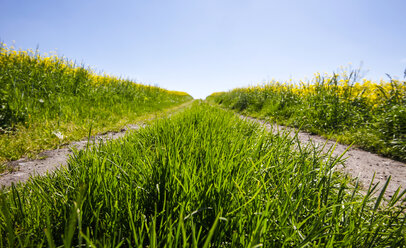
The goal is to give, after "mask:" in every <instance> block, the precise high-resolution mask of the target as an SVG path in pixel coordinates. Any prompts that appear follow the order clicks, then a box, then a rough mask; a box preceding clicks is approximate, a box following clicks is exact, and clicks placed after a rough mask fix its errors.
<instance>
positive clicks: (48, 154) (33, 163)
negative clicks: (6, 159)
mask: <svg viewBox="0 0 406 248" xmlns="http://www.w3.org/2000/svg"><path fill="white" fill-rule="evenodd" d="M140 127H142V125H127V126H125V127H124V128H123V129H121V131H120V132H107V133H105V134H101V135H96V136H92V137H90V140H88V139H85V140H81V141H77V142H73V143H71V144H70V145H67V146H65V147H62V148H60V149H55V150H49V151H44V152H42V153H40V154H38V157H42V158H43V159H35V160H28V159H25V158H22V159H19V160H16V161H12V162H10V163H9V164H8V166H9V167H12V169H11V171H9V172H5V173H2V174H0V186H3V185H4V186H6V187H7V186H11V184H13V183H18V182H25V181H27V180H28V179H29V178H30V177H31V176H35V175H44V174H46V173H50V172H52V171H54V170H56V169H57V168H58V167H60V166H64V165H66V162H67V160H68V158H69V156H70V155H72V154H73V148H75V149H78V150H82V149H84V148H85V147H86V145H87V143H88V141H90V144H92V145H94V144H97V143H98V142H100V141H107V140H114V139H117V138H120V137H123V136H124V135H125V134H126V133H127V131H129V130H135V129H138V128H140Z"/></svg>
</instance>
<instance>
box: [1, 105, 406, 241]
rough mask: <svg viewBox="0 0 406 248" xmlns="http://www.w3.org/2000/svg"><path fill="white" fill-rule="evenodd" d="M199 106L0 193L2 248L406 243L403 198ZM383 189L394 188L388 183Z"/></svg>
mask: <svg viewBox="0 0 406 248" xmlns="http://www.w3.org/2000/svg"><path fill="white" fill-rule="evenodd" d="M297 142H298V140H297V139H296V138H292V137H290V136H289V135H288V134H286V133H285V134H283V133H281V134H279V135H275V134H272V133H269V132H266V131H265V130H264V129H263V128H262V127H261V126H260V125H259V124H257V123H254V122H248V121H244V120H242V119H240V118H238V117H237V116H235V115H234V114H233V113H232V112H230V111H226V110H222V109H219V108H218V107H211V106H209V105H207V104H205V103H198V102H195V103H194V104H193V106H192V108H189V109H187V110H185V111H183V112H181V113H177V114H175V115H172V116H171V117H168V118H164V119H159V120H155V121H154V122H153V123H152V124H151V125H148V126H146V127H145V128H142V129H138V130H135V131H134V132H132V133H130V134H128V135H126V136H125V137H123V138H121V139H118V140H114V141H109V142H107V143H100V144H98V145H97V146H96V147H93V148H89V149H86V150H82V151H77V152H76V153H75V155H74V156H72V157H71V159H70V160H69V162H68V166H67V167H66V168H61V169H59V170H58V171H56V173H54V174H52V175H48V176H44V177H35V178H33V179H31V180H30V181H28V182H27V183H26V184H19V185H17V186H13V187H10V188H5V189H3V190H2V191H0V244H1V245H2V246H4V247H15V246H21V247H33V246H49V247H59V246H65V247H81V246H84V245H86V246H92V247H120V246H121V247H261V246H263V247H309V246H310V247H313V246H314V247H350V246H357V247H402V246H405V245H406V244H405V237H406V232H405V220H406V219H405V214H404V213H405V201H404V197H402V196H403V194H404V193H400V192H399V191H398V192H396V193H395V194H394V196H393V197H392V198H391V199H389V201H388V202H386V203H385V204H382V202H383V201H384V200H383V198H382V196H383V191H382V192H381V193H379V192H377V194H376V196H377V197H376V198H373V197H372V196H371V193H372V192H375V191H376V186H375V187H372V186H371V187H370V188H369V190H368V191H367V192H364V193H363V194H360V193H359V191H358V188H357V185H355V186H354V185H352V184H350V183H349V182H350V179H348V178H347V177H344V176H342V175H340V174H338V173H337V172H336V171H335V170H333V167H335V166H336V165H337V164H338V163H340V158H334V157H331V156H330V155H329V154H321V153H320V151H319V150H317V149H316V148H315V147H314V146H312V145H310V144H308V145H306V146H304V145H302V146H301V145H300V143H299V145H298V143H297ZM384 189H385V187H384Z"/></svg>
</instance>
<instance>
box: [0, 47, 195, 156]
mask: <svg viewBox="0 0 406 248" xmlns="http://www.w3.org/2000/svg"><path fill="white" fill-rule="evenodd" d="M190 99H192V97H191V96H189V95H188V94H186V93H184V92H175V91H168V90H164V89H161V88H158V87H154V86H148V85H141V84H137V83H134V82H132V81H130V80H124V79H120V78H116V77H111V76H107V75H104V76H101V75H98V74H95V73H94V72H93V71H92V70H91V69H89V68H85V67H84V66H79V65H76V64H75V63H74V62H72V61H69V60H67V59H65V58H62V57H58V56H55V55H51V56H48V55H45V56H41V55H40V54H39V53H37V52H34V51H17V50H14V49H11V48H7V47H6V46H5V45H4V44H0V162H1V161H4V160H13V159H17V158H19V157H21V156H22V155H24V154H27V153H30V152H32V151H35V150H37V151H38V150H42V149H47V148H52V147H55V146H56V145H58V144H60V143H66V142H69V141H70V140H74V139H80V138H82V137H84V136H86V133H87V131H88V130H89V128H90V126H92V129H93V131H94V132H103V131H107V130H109V129H117V128H121V127H122V126H124V125H125V124H128V123H130V122H132V121H134V120H136V119H137V118H139V117H140V116H141V115H143V114H145V113H150V112H153V111H157V110H161V109H164V108H168V107H171V106H175V105H178V104H180V103H183V102H185V101H188V100H190Z"/></svg>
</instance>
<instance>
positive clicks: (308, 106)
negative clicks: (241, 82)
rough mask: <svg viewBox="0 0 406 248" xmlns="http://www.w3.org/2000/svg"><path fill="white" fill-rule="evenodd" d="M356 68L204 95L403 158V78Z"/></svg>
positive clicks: (405, 86)
mask: <svg viewBox="0 0 406 248" xmlns="http://www.w3.org/2000/svg"><path fill="white" fill-rule="evenodd" d="M358 75H359V71H357V70H353V71H351V72H345V71H342V72H340V73H335V74H333V75H327V74H325V75H322V74H316V75H315V77H314V78H313V79H312V80H310V81H308V82H303V81H300V82H298V83H294V82H285V83H281V82H277V81H272V82H270V83H266V84H264V85H260V86H253V87H247V88H238V89H234V90H231V91H229V92H219V93H214V94H212V95H211V96H209V97H208V98H207V99H208V100H209V101H211V102H215V103H217V104H220V105H221V106H223V107H226V108H229V109H233V110H235V111H237V112H239V113H242V114H244V115H250V116H253V117H257V118H263V119H266V120H270V121H274V122H277V123H278V124H282V125H287V126H293V127H297V128H301V129H302V130H305V131H309V132H311V133H316V134H320V135H323V136H325V137H327V138H333V139H336V140H338V141H339V142H342V143H346V144H351V143H354V144H355V145H356V146H359V147H361V148H363V149H366V150H369V151H372V152H375V153H378V154H382V155H385V156H389V157H393V158H396V159H398V160H401V161H406V81H400V80H394V79H392V78H389V81H381V82H372V81H368V80H359V76H358Z"/></svg>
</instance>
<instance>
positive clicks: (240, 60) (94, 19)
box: [0, 0, 406, 98]
mask: <svg viewBox="0 0 406 248" xmlns="http://www.w3.org/2000/svg"><path fill="white" fill-rule="evenodd" d="M0 6H1V15H0V41H3V42H5V43H6V44H7V45H11V44H12V43H13V41H15V46H16V47H17V48H21V49H28V48H33V49H35V48H36V47H37V45H38V46H39V50H40V51H41V53H45V52H50V51H55V50H56V51H57V53H58V54H59V55H63V56H65V57H68V58H70V59H73V60H76V61H77V62H79V63H84V64H85V65H89V66H92V67H93V68H95V69H97V70H98V71H103V72H106V73H108V74H111V75H116V76H122V77H125V78H131V79H134V80H136V81H138V82H141V83H145V84H153V85H158V86H160V87H163V88H166V89H170V90H181V91H186V92H188V93H190V94H191V95H192V96H194V97H195V98H205V97H206V96H207V95H209V94H211V93H212V92H216V91H226V90H229V89H232V88H235V87H241V86H248V85H254V84H258V83H263V82H265V81H269V80H272V79H276V80H282V81H283V80H289V79H291V78H292V79H294V80H299V79H304V78H305V77H307V78H310V77H312V75H313V74H314V73H315V72H333V71H335V70H336V69H337V68H338V67H340V66H347V65H348V64H349V63H351V64H352V66H353V67H358V66H359V65H360V63H362V64H363V66H362V69H363V70H364V71H365V72H366V74H365V77H366V78H370V79H375V80H379V79H380V78H385V77H386V76H385V73H389V74H390V75H392V76H395V77H398V78H402V77H403V71H404V70H405V68H406V16H405V14H404V13H405V11H406V1H404V0H396V1H395V0H385V1H376V0H369V1H367V0H358V1H357V0H352V1H347V0H342V1H330V0H324V1H321V0H320V1H316V0H307V1H304V0H303V1H290V0H285V1H272V0H268V1H265V0H251V1H248V0H245V1H242V0H199V1H198V0H159V1H158V0H133V1H129V0H127V1H121V0H116V1H104V0H98V1H96V0H86V1H83V0H81V1H77V0H70V1H50V0H49V1H42V0H37V1H32V0H26V1H22V0H0Z"/></svg>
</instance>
